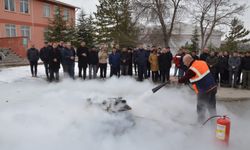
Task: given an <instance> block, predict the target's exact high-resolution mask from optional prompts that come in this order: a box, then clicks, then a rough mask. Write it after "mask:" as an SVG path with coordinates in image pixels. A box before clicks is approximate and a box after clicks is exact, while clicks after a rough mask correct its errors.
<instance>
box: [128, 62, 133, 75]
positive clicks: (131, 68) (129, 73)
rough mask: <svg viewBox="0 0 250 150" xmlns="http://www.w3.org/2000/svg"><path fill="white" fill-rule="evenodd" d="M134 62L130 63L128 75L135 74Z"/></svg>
mask: <svg viewBox="0 0 250 150" xmlns="http://www.w3.org/2000/svg"><path fill="white" fill-rule="evenodd" d="M132 66H133V65H132V63H130V64H129V65H128V75H130V76H132V75H133V67H132Z"/></svg>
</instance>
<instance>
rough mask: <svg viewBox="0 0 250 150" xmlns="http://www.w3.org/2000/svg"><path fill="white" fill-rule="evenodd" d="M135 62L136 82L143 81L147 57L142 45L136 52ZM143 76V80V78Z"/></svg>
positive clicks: (145, 76) (145, 74)
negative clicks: (136, 67)
mask: <svg viewBox="0 0 250 150" xmlns="http://www.w3.org/2000/svg"><path fill="white" fill-rule="evenodd" d="M135 61H136V62H137V64H138V80H139V81H143V79H146V78H147V62H148V56H147V52H146V50H145V49H144V48H143V45H142V44H141V45H140V46H139V49H138V50H137V52H136V58H135ZM143 75H144V78H143Z"/></svg>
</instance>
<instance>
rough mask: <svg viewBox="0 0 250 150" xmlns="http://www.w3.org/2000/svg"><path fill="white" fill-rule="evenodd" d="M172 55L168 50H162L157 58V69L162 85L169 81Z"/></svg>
mask: <svg viewBox="0 0 250 150" xmlns="http://www.w3.org/2000/svg"><path fill="white" fill-rule="evenodd" d="M172 59H173V55H172V53H171V52H170V48H169V47H167V48H164V49H163V50H162V53H161V54H160V56H159V59H158V60H159V69H160V77H161V81H162V82H163V83H164V82H165V79H167V82H169V79H170V68H171V66H172Z"/></svg>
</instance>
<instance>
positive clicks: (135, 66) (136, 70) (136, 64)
mask: <svg viewBox="0 0 250 150" xmlns="http://www.w3.org/2000/svg"><path fill="white" fill-rule="evenodd" d="M137 53H138V49H137V48H134V49H133V51H132V54H133V59H132V61H133V65H134V70H135V75H137V73H138V63H137V61H136V57H137Z"/></svg>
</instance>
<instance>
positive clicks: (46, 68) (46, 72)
mask: <svg viewBox="0 0 250 150" xmlns="http://www.w3.org/2000/svg"><path fill="white" fill-rule="evenodd" d="M43 65H44V68H45V74H46V77H47V79H49V73H50V70H49V63H47V62H43Z"/></svg>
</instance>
